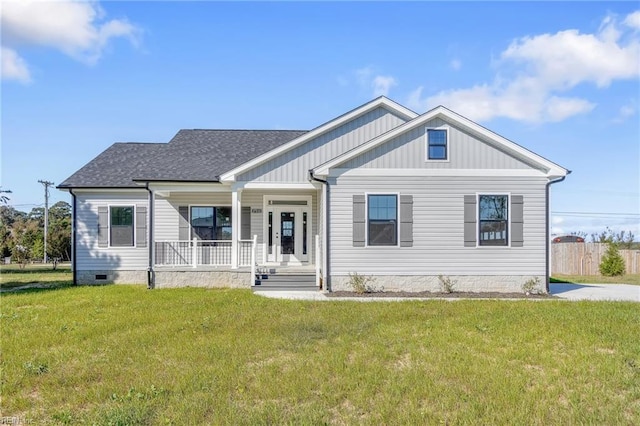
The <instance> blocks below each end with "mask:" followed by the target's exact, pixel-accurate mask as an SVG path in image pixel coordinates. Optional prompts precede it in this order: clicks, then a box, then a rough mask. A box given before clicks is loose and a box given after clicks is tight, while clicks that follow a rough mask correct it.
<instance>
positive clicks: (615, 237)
mask: <svg viewBox="0 0 640 426" xmlns="http://www.w3.org/2000/svg"><path fill="white" fill-rule="evenodd" d="M635 238H636V236H635V235H634V234H633V232H631V231H620V232H617V233H616V232H614V231H613V230H612V229H611V228H609V227H608V226H607V227H606V228H605V230H604V231H601V232H600V233H592V234H591V241H592V242H594V243H614V244H616V245H617V246H618V248H622V249H628V250H630V249H634V248H636V247H637V246H638V243H636V242H635Z"/></svg>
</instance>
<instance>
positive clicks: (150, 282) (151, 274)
mask: <svg viewBox="0 0 640 426" xmlns="http://www.w3.org/2000/svg"><path fill="white" fill-rule="evenodd" d="M146 188H147V191H148V192H149V210H148V212H149V242H148V243H147V247H148V252H149V266H148V267H147V288H148V289H152V288H154V287H155V284H156V282H155V281H156V280H155V271H154V270H153V252H154V250H153V249H154V247H153V205H154V204H155V197H154V194H153V191H152V190H151V189H149V182H147V185H146Z"/></svg>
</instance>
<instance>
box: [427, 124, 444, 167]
mask: <svg viewBox="0 0 640 426" xmlns="http://www.w3.org/2000/svg"><path fill="white" fill-rule="evenodd" d="M448 151H449V150H448V144H447V130H446V129H427V160H441V161H442V160H444V161H446V160H448V158H449V157H448Z"/></svg>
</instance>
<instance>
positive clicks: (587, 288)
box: [549, 284, 640, 302]
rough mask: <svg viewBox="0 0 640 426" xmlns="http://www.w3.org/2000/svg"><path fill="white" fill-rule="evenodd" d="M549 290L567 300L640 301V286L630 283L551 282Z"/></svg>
mask: <svg viewBox="0 0 640 426" xmlns="http://www.w3.org/2000/svg"><path fill="white" fill-rule="evenodd" d="M549 291H550V292H551V294H552V295H554V296H556V297H559V298H562V299H567V300H616V301H630V302H640V286H637V285H629V284H549Z"/></svg>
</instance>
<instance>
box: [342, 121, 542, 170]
mask: <svg viewBox="0 0 640 426" xmlns="http://www.w3.org/2000/svg"><path fill="white" fill-rule="evenodd" d="M433 127H435V128H444V129H447V130H448V144H449V161H426V144H427V138H426V129H427V128H433ZM400 164H401V165H402V167H403V168H411V169H419V168H432V169H527V168H530V166H528V165H527V164H525V163H523V162H522V161H520V160H518V159H516V158H514V157H512V156H510V155H508V154H506V153H504V152H502V151H499V150H498V149H496V148H495V147H493V146H491V145H489V144H488V143H487V142H485V141H483V140H481V139H479V138H477V137H475V136H473V135H471V134H469V133H468V132H465V131H464V130H462V129H460V128H458V127H455V126H454V125H451V124H449V123H447V122H445V121H444V120H442V119H439V118H436V119H433V120H431V121H429V122H427V124H426V125H424V126H420V127H418V128H416V129H413V130H411V131H409V132H407V133H404V134H403V135H401V136H399V137H397V138H395V139H393V140H391V141H389V142H387V143H385V144H383V145H381V146H378V147H376V148H374V149H372V150H370V151H368V152H366V153H364V154H362V155H360V156H358V157H357V158H354V159H353V160H350V161H348V162H346V163H344V164H342V165H340V166H339V167H340V168H345V169H351V168H358V167H365V168H393V167H398V165H400Z"/></svg>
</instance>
